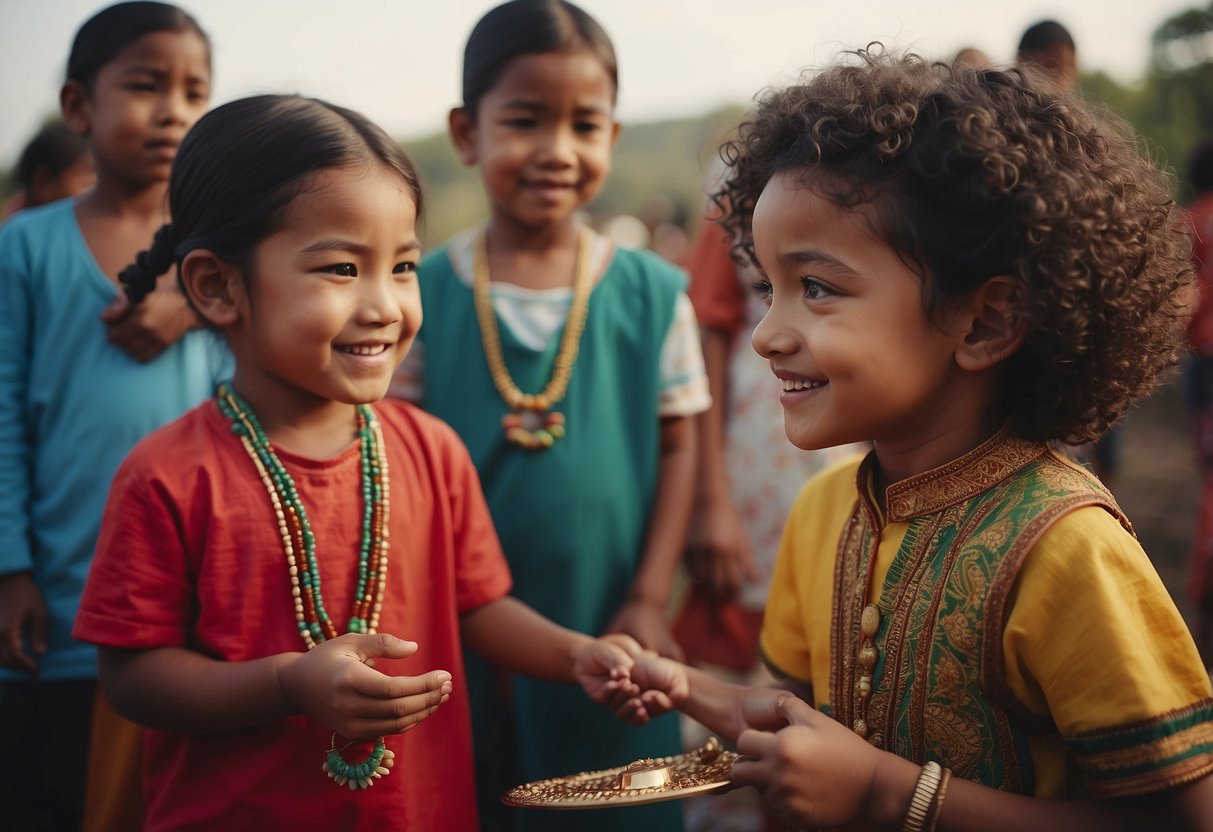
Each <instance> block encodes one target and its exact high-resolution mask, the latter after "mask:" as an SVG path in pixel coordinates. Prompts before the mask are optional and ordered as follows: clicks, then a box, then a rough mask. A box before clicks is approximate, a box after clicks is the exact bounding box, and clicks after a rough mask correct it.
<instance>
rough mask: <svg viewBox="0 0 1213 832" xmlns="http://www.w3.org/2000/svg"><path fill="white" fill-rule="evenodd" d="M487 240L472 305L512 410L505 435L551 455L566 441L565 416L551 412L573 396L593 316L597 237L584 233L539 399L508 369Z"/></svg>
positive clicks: (476, 262)
mask: <svg viewBox="0 0 1213 832" xmlns="http://www.w3.org/2000/svg"><path fill="white" fill-rule="evenodd" d="M486 236H487V233H486V234H483V235H481V237H480V240H479V242H478V243H477V246H476V251H475V253H474V255H473V258H472V300H473V303H474V305H475V308H476V321H477V323H478V324H479V325H480V338H481V343H482V344H483V346H484V356H485V360H486V361H487V362H488V365H489V374H490V376H491V377H492V379H493V386H494V387H496V388H497V392H498V394H499V395H500V396H501V400H502V401H503V402H505V405H506V407H508V408H509V409H510V412H509V413H507V414H506V415H505V416H504V417H502V420H501V429H502V431H503V432H504V434H505V438H506V441H507V442H509V443H510V444H512V445H517V446H518V447H520V448H525V449H526V450H529V451H542V450H546V449H547V448H550V447H552V445H554V444H556V441H557V440H559V439H563V438H564V435H565V424H564V414H561V413H552V412H550V409H551V408H552V407H554V406H555V405H556V404H557V403H558V402H560V400H561V399H563V398H564V394H565V393H566V392H567V391H568V386H569V380H570V378H571V377H572V374H573V365H574V364H575V363H576V361H577V353H578V351H579V350H580V348H581V334H582V332H583V330H584V329H585V322H586V316H587V315H588V314H589V302H590V292H591V290H592V288H593V264H592V262H591V261H592V257H591V254H592V250H593V232H591V231H590V230H589V229H582V230H581V234H580V238H579V240H578V243H577V265H576V270H575V273H574V275H573V297H572V300H571V302H570V304H569V312H568V317H567V318H566V319H565V323H564V334H563V335H562V336H561V339H560V348H559V350H558V351H557V353H556V357H555V359H554V360H553V363H552V375H551V378H550V379H549V380H548V383H547V386H546V387H544V388H543V390H541V391H539V392H538V393H523V392H522V391H521V390H520V389H519V388H518V385H517V384H515V383H514V380H513V379H512V378H511V377H510V371H509V367H507V366H506V363H505V355H504V353H503V351H502V348H501V334H500V332H499V331H498V327H497V313H496V310H495V309H494V308H493V299H492V295H491V292H490V290H489V282H490V281H489V265H488V244H487V241H486Z"/></svg>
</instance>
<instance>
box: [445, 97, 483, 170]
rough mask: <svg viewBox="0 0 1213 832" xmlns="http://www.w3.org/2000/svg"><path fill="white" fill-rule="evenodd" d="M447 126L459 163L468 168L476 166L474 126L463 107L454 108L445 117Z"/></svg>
mask: <svg viewBox="0 0 1213 832" xmlns="http://www.w3.org/2000/svg"><path fill="white" fill-rule="evenodd" d="M447 126H448V129H449V130H450V133H451V143H452V144H453V145H455V153H457V154H458V156H459V161H460V162H462V163H463V164H464V165H466V166H468V167H471V166H472V165H474V164H476V124H475V123H474V122H473V121H472V116H471V114H470V113H469V112H468V111H467V110H465V109H464V108H463V107H456V108H455V109H453V110H451V112H450V115H448V116H447Z"/></svg>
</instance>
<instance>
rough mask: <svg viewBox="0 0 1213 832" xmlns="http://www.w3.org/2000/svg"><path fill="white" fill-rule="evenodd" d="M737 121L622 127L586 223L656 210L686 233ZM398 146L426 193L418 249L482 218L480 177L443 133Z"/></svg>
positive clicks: (730, 114)
mask: <svg viewBox="0 0 1213 832" xmlns="http://www.w3.org/2000/svg"><path fill="white" fill-rule="evenodd" d="M744 114H745V110H744V109H743V108H742V107H729V108H725V109H722V110H718V111H716V112H713V113H709V114H708V115H705V116H701V117H699V118H688V119H679V120H673V121H660V122H650V123H645V124H631V125H624V128H623V132H622V133H621V134H620V136H619V144H618V146H617V147H616V149H615V155H614V157H613V159H612V169H611V174H610V176H608V177H607V181H606V184H605V185H604V186H603V189H602V192H601V193H600V194H599V195H598V198H597V199H595V200H594V202H593V203H592V204H591V205H590V206H589V207H588V210H589V212H590V213H591V214H592V216H593V218H594V220H595V221H601V220H605V219H608V218H610V217H613V216H616V215H618V214H631V215H633V216H638V217H641V218H646V217H648V216H651V215H652V214H654V213H655V212H659V211H660V212H662V213H672V214H673V215H674V217H675V218H676V220H677V221H678V222H681V223H682V224H683V225H684V226H685V227H687V230H688V231H689V230H691V227H692V226H693V223H694V220H695V218H696V217H697V216H698V213H699V210H700V206H701V205H702V204H703V184H704V178H705V177H706V176H707V174H708V173H709V172H710V171H711V170H712V168H713V166H714V165H715V160H716V151H717V148H718V147H719V145H720V141H721V139H722V138H723V137H724V136H725V135H726V134H727V133H728V132H729V131H730V130H732V129H733V128H735V127H736V126H737V124H738V122H739V121H740V120H741V119H742V117H743V116H744ZM402 144H403V145H404V149H405V150H406V151H408V154H409V156H411V157H412V159H413V162H414V163H415V164H416V165H417V167H418V168H419V169H420V171H421V177H422V182H423V184H424V186H425V189H426V190H425V194H426V206H425V213H426V218H425V224H424V228H423V231H422V234H423V240H422V242H423V244H424V245H425V246H426V247H427V248H432V247H434V246H436V245H439V244H441V243H442V241H444V240H446V239H447V238H448V237H450V236H451V235H452V234H454V233H455V232H457V231H459V230H461V229H463V228H467V227H468V226H471V225H474V224H476V223H478V222H481V221H482V220H483V219H484V217H485V215H486V211H487V207H486V203H485V198H484V192H483V190H482V189H481V186H480V178H479V176H478V174H477V172H476V171H475V170H469V169H467V168H464V167H463V166H462V165H461V164H460V163H459V160H458V159H457V158H456V157H455V152H454V150H452V148H451V145H450V141H449V140H448V139H447V136H446V134H445V133H443V134H439V135H434V136H430V137H428V138H425V139H420V140H411V141H405V142H402Z"/></svg>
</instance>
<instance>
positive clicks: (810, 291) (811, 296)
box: [800, 277, 834, 300]
mask: <svg viewBox="0 0 1213 832" xmlns="http://www.w3.org/2000/svg"><path fill="white" fill-rule="evenodd" d="M800 285H801V286H803V287H804V298H805V300H820V299H821V298H824V297H828V296H829V295H832V294H834V292H833V291H831V289H830V287H828V286H826V285H825V284H824V283H822V282H821V281H820V280H818V279H817V278H815V277H802V278H800Z"/></svg>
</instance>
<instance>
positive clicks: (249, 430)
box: [216, 384, 395, 789]
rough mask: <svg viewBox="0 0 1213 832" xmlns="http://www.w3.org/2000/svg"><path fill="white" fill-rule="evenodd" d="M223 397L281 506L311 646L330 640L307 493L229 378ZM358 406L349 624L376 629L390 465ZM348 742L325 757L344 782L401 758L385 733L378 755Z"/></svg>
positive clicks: (360, 782) (376, 774) (360, 781)
mask: <svg viewBox="0 0 1213 832" xmlns="http://www.w3.org/2000/svg"><path fill="white" fill-rule="evenodd" d="M216 402H217V404H218V405H219V410H220V411H221V412H222V413H223V415H224V416H226V417H227V418H228V420H229V421H230V422H231V429H232V433H234V434H235V435H236V436H237V437H238V438H239V439H240V443H241V444H242V445H243V446H244V450H245V452H246V453H247V454H248V456H249V459H251V460H252V462H253V465H254V467H255V468H256V469H257V474H258V476H259V477H260V478H261V483H262V485H264V486H265V490H266V493H267V494H268V495H269V498H270V504H271V505H272V506H273V508H274V516H275V518H276V519H277V523H278V533H279V535H281V537H282V551H283V554H284V555H285V556H286V566H287V571H288V573H289V574H290V579H291V596H292V599H293V601H294V607H295V623H296V626H297V627H298V630H299V635H300V637H301V638H302V639H303V643H304V646H305V647H306V649H308V650H311V649H312V648H313V647H315V646H316V645H317V644H319V643H321V642H323V641H327V640H328V639H331V638H336V637H337V636H338V632H337V627H336V625H335V624H334V623H333V621H332V619H331V618H330V616H329V613H328V611H327V610H326V609H325V607H324V596H323V595H322V593H321V587H320V569H319V564H318V563H317V561H316V537H315V535H314V534H313V533H312V527H311V523H309V522H308V516H307V509H306V508H305V507H304V505H303V501H302V500H301V499H300V498H299V492H298V490H297V489H296V488H295V480H294V478H292V477H291V475H290V472H289V471H287V470H286V467H285V466H284V465H283V464H282V460H280V459H279V458H278V455H277V454H276V453H274V449H273V446H271V444H270V441H269V438H268V437H267V436H266V435H265V431H264V430H262V428H261V423H260V422H259V421H258V420H257V416H256V414H254V413H253V411H252V408H250V407H249V406H248V404H247V403H246V402H245V401H244V400H243V399H241V398H240V397H239V396H238V395H236V393H235V391H233V390H232V389H231V387H230V386H228V385H226V384H224V385H222V386H220V388H219V391H218V393H217V394H216ZM356 412H357V420H358V422H357V423H358V447H359V453H360V457H361V459H360V462H361V469H362V489H361V490H362V506H363V510H362V535H361V542H360V544H359V547H358V581H357V587H356V589H355V591H354V601H353V609H352V611H351V615H350V618H349V621H348V622H347V624H346V631H347V632H350V633H373V632H375V630H376V629H377V628H378V626H379V614H380V612H381V610H382V608H383V593H384V588H385V585H386V584H385V581H386V578H387V565H388V506H389V486H388V467H387V455H386V453H385V451H384V447H383V432H382V430H381V429H380V427H379V419H378V418H377V417H376V416H375V412H374V411H373V410H372V409H371V408H370V407H369V406H368V405H359V406H358V407H357V411H356ZM346 747H348V745H347V746H346ZM342 750H344V749H338V748H337V743H336V735H334V736H333V743H332V747H330V748H329V750H328V753H327V756H326V758H325V762H324V765H323V769H324V771H325V773H326V774H328V776H329V777H330V778H332V780H333V781H334V782H335V783H337V785H339V786H345V785H348V786H349V788H351V789H359V788H361V789H365V788H367V787H368V786H370V785H372V784H373V783H374V782H375V780H376V779H378V778H380V777H382V776H384V775H385V774H387V773H388V770H389V769H390V768H391V767H392V765H393V763H394V757H395V755H394V754H393V752H392V751H391V750H390V749H388V748H387V747H386V746H385V744H384V739H383V737H380V738H379V739H378V741H377V742H376V743H375V747H374V750H373V751H372V752H371V755H370V757H368V758H367V759H366V760H364V761H363V762H361V763H356V764H355V763H350V762H348V761H346V760H345V759H344V758H343V757H342V756H341V751H342Z"/></svg>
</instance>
